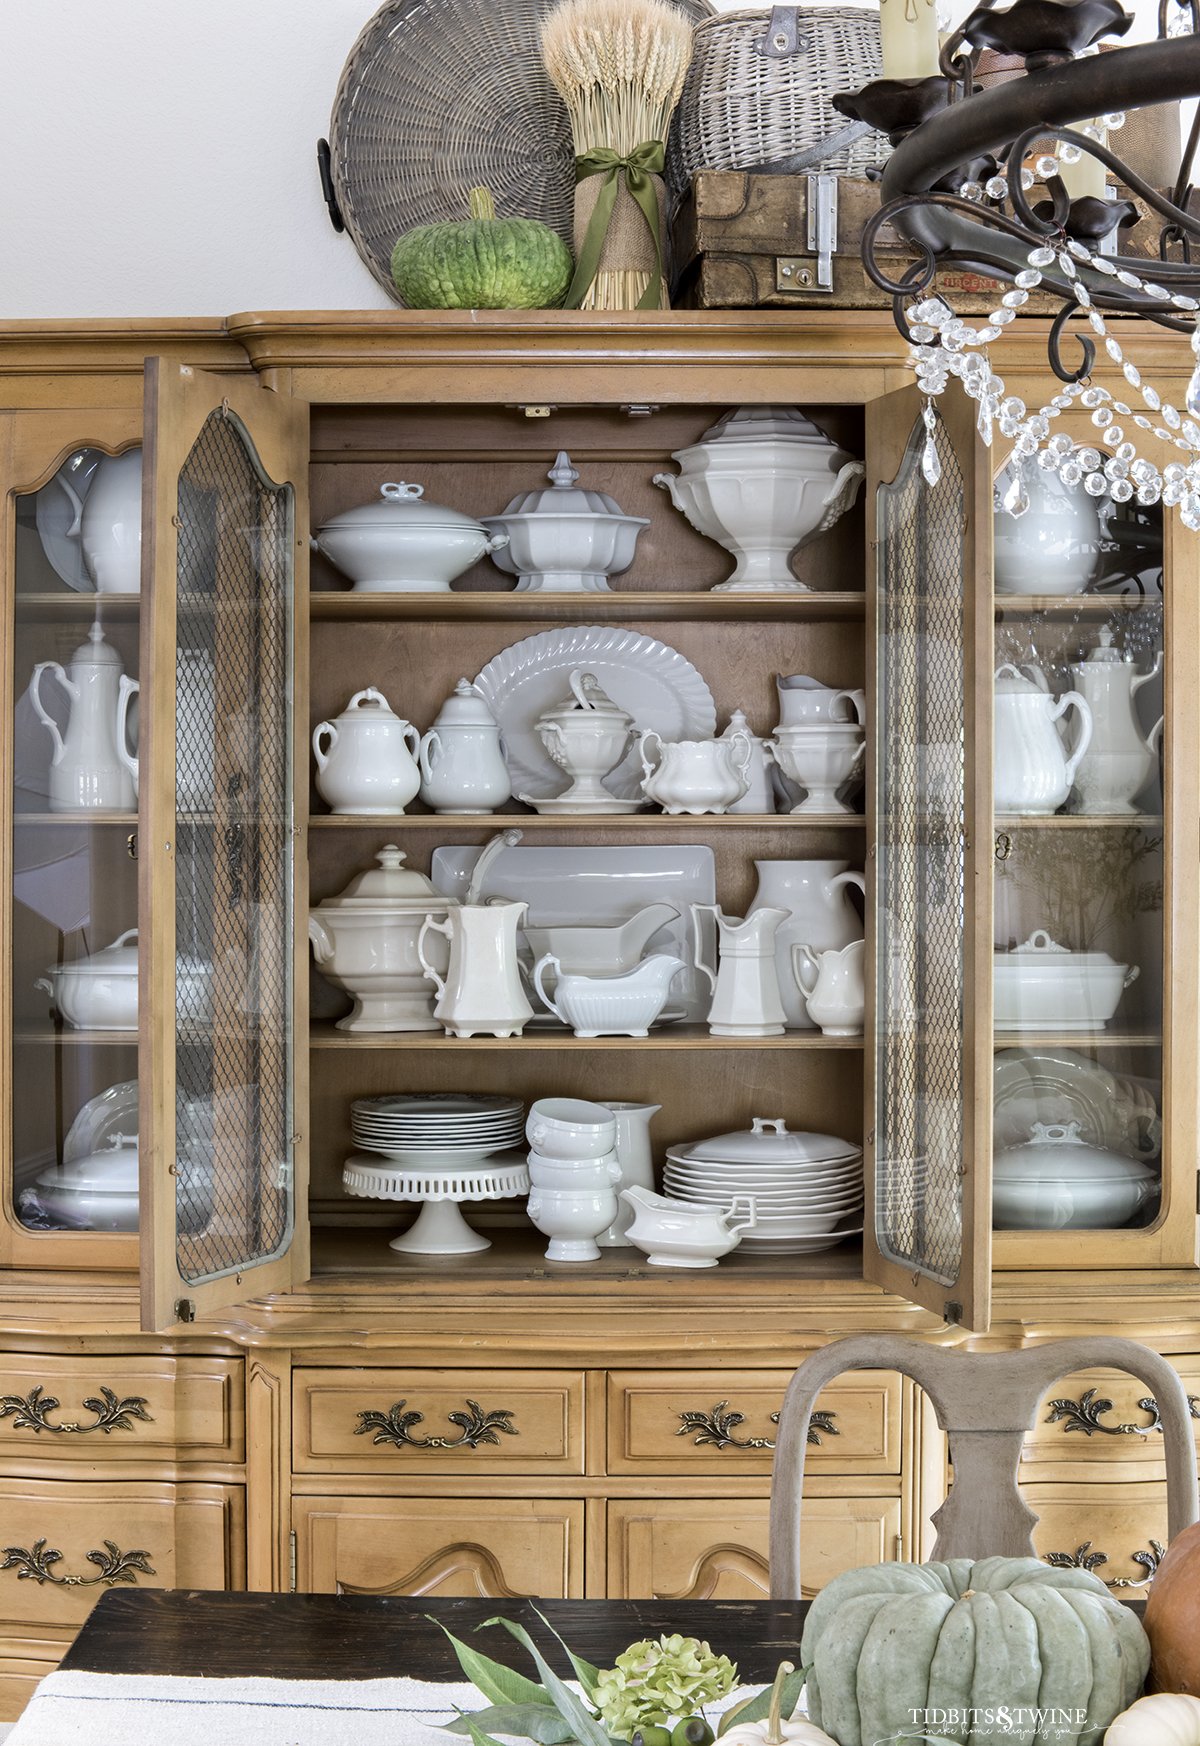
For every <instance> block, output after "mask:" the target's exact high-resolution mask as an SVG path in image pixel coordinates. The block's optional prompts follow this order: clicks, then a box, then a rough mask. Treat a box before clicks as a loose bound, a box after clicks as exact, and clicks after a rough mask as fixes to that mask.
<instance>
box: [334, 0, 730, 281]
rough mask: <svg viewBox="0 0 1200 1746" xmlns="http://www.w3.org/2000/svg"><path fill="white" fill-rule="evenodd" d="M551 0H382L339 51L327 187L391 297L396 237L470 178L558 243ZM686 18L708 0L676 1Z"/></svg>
mask: <svg viewBox="0 0 1200 1746" xmlns="http://www.w3.org/2000/svg"><path fill="white" fill-rule="evenodd" d="M556 3H557V0H387V3H386V4H385V5H383V6H381V7H380V9H379V11H378V12H376V14H375V15H374V17H373V18H371V19H370V20H369V21H368V23H367V25H366V26H365V28H364V29H363V31H362V33H361V35H360V36H359V38H358V41H357V42H356V43H355V44H354V47H353V48H352V49H351V51H350V56H349V59H348V60H347V62H346V65H345V67H344V69H343V71H342V76H341V79H340V81H339V83H338V88H337V93H336V95H335V97H334V102H333V115H332V118H331V121H330V128H329V145H328V167H329V177H330V182H331V191H332V194H333V197H334V199H335V201H336V205H337V208H338V209H339V211H340V216H341V219H342V221H343V223H344V225H345V228H346V230H347V232H348V233H349V235H350V238H351V240H352V241H353V243H354V246H355V247H356V248H357V250H358V252H359V254H360V255H361V256H362V258H363V260H364V261H365V262H366V264H367V266H368V267H369V268H370V269H371V272H372V273H373V274H374V276H375V278H376V279H377V280H378V281H379V283H380V284H381V285H382V286H383V287H384V289H385V290H386V291H387V293H388V294H389V296H391V297H393V298H395V297H396V287H395V285H394V284H393V282H392V274H391V258H392V249H393V248H394V246H395V243H396V239H397V237H399V236H400V235H401V233H402V232H403V231H406V230H411V229H412V228H413V227H414V226H415V225H418V224H436V223H439V222H441V221H443V220H446V219H459V218H465V217H466V216H467V196H468V193H469V191H470V190H471V189H472V188H473V187H477V186H484V187H487V188H490V189H491V191H492V194H493V196H494V198H495V202H496V210H497V212H498V213H499V214H500V216H501V217H503V218H511V217H522V218H537V219H540V220H541V222H542V223H543V224H548V225H550V226H551V227H552V228H553V229H554V230H556V231H557V232H558V233H559V235H560V236H561V237H562V238H563V240H564V241H565V242H566V243H567V244H568V245H570V244H571V242H572V240H573V230H574V206H575V159H574V150H573V147H572V144H571V127H570V123H569V121H568V119H567V111H566V108H565V107H564V105H563V101H562V99H561V97H560V96H559V95H558V92H557V91H556V90H555V89H554V87H553V86H552V85H551V83H550V80H549V79H548V78H547V76H546V69H545V67H544V66H543V65H542V56H541V49H540V46H539V42H540V30H541V23H542V19H543V18H544V17H545V15H546V13H547V12H549V11H550V10H551V8H552V7H553V6H554V5H555V4H556ZM674 3H675V4H676V5H677V6H678V7H679V9H680V10H681V11H682V12H684V13H685V14H686V15H687V17H688V18H689V19H690V20H692V21H693V22H698V21H700V20H703V19H710V18H711V17H712V7H711V6H710V4H709V0H674Z"/></svg>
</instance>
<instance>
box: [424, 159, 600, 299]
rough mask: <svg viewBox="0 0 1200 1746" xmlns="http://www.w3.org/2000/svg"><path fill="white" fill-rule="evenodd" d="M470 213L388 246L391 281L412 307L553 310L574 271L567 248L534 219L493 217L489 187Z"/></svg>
mask: <svg viewBox="0 0 1200 1746" xmlns="http://www.w3.org/2000/svg"><path fill="white" fill-rule="evenodd" d="M470 198H471V216H470V218H468V219H464V220H462V221H460V222H458V223H448V224H422V225H419V226H418V227H417V229H416V230H409V231H406V232H405V234H404V235H403V236H402V237H401V238H400V240H399V242H398V243H397V244H396V246H395V248H394V249H393V250H392V278H393V279H394V280H395V281H396V289H397V291H399V293H400V295H401V297H403V299H404V301H405V303H407V305H408V307H409V308H410V309H556V308H557V307H558V305H559V304H560V303H561V302H562V300H563V298H564V297H565V296H566V294H567V287H568V285H569V284H570V283H571V274H572V272H573V270H574V266H573V262H572V260H571V251H570V249H569V248H568V247H567V245H566V243H565V242H564V241H563V240H562V238H561V237H560V236H559V234H558V232H557V231H554V230H551V229H550V227H549V225H547V224H539V223H538V221H537V219H536V218H497V217H496V205H495V202H494V200H493V199H492V196H491V193H490V191H489V190H488V189H487V188H472V190H471V196H470Z"/></svg>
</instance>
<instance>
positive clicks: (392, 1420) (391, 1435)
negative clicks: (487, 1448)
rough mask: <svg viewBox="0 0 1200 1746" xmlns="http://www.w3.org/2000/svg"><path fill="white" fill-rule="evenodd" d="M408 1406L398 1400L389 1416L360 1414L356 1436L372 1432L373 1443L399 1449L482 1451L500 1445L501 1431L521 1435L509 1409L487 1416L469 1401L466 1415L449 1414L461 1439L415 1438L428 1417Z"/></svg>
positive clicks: (370, 1413)
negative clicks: (488, 1445) (486, 1445)
mask: <svg viewBox="0 0 1200 1746" xmlns="http://www.w3.org/2000/svg"><path fill="white" fill-rule="evenodd" d="M407 1405H408V1402H407V1401H403V1400H398V1401H396V1403H395V1405H394V1406H390V1407H389V1408H388V1409H387V1411H386V1412H375V1411H373V1410H370V1409H368V1410H367V1411H366V1412H360V1413H359V1415H358V1419H359V1423H358V1426H357V1428H356V1429H355V1432H354V1435H355V1436H356V1437H365V1436H366V1435H367V1433H368V1432H369V1431H374V1433H375V1435H374V1436H373V1437H372V1438H371V1441H372V1443H390V1444H392V1446H393V1447H394V1448H396V1449H478V1448H479V1447H480V1445H481V1444H483V1443H498V1442H499V1441H500V1438H499V1437H498V1436H497V1434H496V1433H497V1432H498V1431H501V1432H503V1433H504V1435H505V1436H508V1437H519V1436H520V1434H521V1433H520V1432H519V1431H518V1430H517V1427H516V1426H515V1425H514V1424H513V1422H512V1419H513V1413H512V1411H511V1410H509V1409H508V1408H506V1407H497V1408H495V1409H494V1410H493V1411H492V1412H484V1410H483V1408H482V1407H481V1406H480V1404H479V1402H478V1401H476V1400H468V1402H467V1405H466V1410H465V1411H459V1412H454V1413H447V1414H446V1417H447V1419H448V1420H449V1422H450V1423H451V1424H452V1425H457V1426H458V1428H459V1434H458V1436H457V1437H414V1436H413V1435H412V1430H413V1426H414V1425H420V1424H423V1423H424V1422H425V1414H424V1413H421V1412H416V1411H415V1410H410V1411H408V1412H406V1411H405V1410H404V1409H405V1407H406V1406H407Z"/></svg>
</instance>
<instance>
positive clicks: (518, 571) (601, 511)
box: [480, 449, 650, 594]
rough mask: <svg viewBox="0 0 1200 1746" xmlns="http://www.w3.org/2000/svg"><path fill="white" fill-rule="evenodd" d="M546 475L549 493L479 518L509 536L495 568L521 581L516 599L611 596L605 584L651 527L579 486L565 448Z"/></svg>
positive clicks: (525, 494) (525, 495)
mask: <svg viewBox="0 0 1200 1746" xmlns="http://www.w3.org/2000/svg"><path fill="white" fill-rule="evenodd" d="M546 477H547V478H548V479H549V480H550V488H549V490H546V489H545V488H544V487H543V489H542V490H540V491H526V492H523V493H522V494H521V496H519V497H514V498H513V500H512V502H511V503H510V504H509V505H508V507H507V509H505V510H504V512H503V513H502V514H501V515H485V516H482V517H481V518H480V519H481V520H482V522H483V525H484V527H485V528H488V529H490V530H493V531H494V532H496V533H498V534H499V533H502V534H504V535H505V536H506V539H505V541H504V542H502V550H501V551H500V552H499V553H497V552H493V553H492V562H493V563H494V564H496V565H497V566H498V568H500V569H501V570H507V571H508V572H509V574H510V575H513V576H516V577H518V578H519V580H518V582H517V588H516V592H517V593H518V594H538V593H555V594H607V593H609V592H610V589H609V586H608V578H609V577H610V576H619V575H620V574H621V572H622V571H623V570H628V568H629V566H630V564H632V563H633V554H634V548H635V547H636V545H637V539H638V535H639V533H641V531H642V529H643V528H644V527H649V526H650V523H649V522H648V521H646V520H644V519H643V518H642V517H641V516H637V515H624V514H623V513H622V511H621V506H620V504H618V503H617V502H616V501H615V500H614V499H613V498H611V497H610V496H609V495H608V493H607V492H606V491H587V490H585V489H583V488H582V487H580V486H578V485H577V484H576V481H577V480H578V478H579V474H578V472H577V470H576V469H575V468H574V467H573V466H572V465H571V457H570V455H568V453H567V451H566V450H565V449H560V450H559V452H558V455H557V457H556V459H555V462H554V465H553V467H552V468H551V469H550V471H549V473H548V474H547V475H546Z"/></svg>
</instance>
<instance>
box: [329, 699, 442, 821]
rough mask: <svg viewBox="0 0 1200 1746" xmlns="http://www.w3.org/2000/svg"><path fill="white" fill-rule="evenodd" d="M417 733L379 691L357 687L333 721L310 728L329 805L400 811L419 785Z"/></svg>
mask: <svg viewBox="0 0 1200 1746" xmlns="http://www.w3.org/2000/svg"><path fill="white" fill-rule="evenodd" d="M420 744H421V736H420V734H419V733H418V732H417V730H416V728H415V727H414V726H413V725H412V723H411V722H408V721H401V719H400V717H399V716H398V715H396V714H395V713H394V712H393V710H392V708H391V706H390V705H389V703H388V700H387V698H386V697H385V696H384V695H383V692H382V691H377V690H376V689H375V687H374V686H373V685H368V686H367V688H366V690H365V691H356V692H355V693H354V696H353V697H352V698H351V699H350V701H349V703H348V704H347V705H346V707H345V709H344V710H343V711H342V713H341V714H340V715H339V716H338V717H336V719H335V720H334V721H319V722H318V723H317V725H316V727H315V728H314V729H313V735H312V749H313V757H314V758H315V759H316V760H317V792H318V793H319V794H320V796H321V798H322V800H324V801H325V802H326V803H327V804H328V805H329V806H330V808H331V809H332V810H333V811H334V812H337V813H345V814H347V815H349V816H353V815H356V814H366V813H400V812H403V811H404V808H405V806H406V805H407V804H408V802H409V801H410V800H411V799H412V797H413V795H414V794H415V793H416V792H417V789H418V788H419V787H420V786H421V773H420V771H419V770H418V768H417V761H416V759H417V752H418V750H419V748H420Z"/></svg>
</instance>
